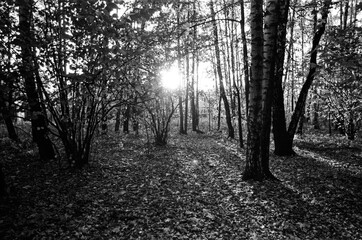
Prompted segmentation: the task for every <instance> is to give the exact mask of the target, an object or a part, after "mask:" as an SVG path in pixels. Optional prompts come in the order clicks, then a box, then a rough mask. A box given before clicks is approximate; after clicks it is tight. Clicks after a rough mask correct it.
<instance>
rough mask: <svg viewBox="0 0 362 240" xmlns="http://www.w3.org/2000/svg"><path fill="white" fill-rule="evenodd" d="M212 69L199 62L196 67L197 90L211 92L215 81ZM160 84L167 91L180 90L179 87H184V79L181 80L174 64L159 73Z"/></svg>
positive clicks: (180, 75)
mask: <svg viewBox="0 0 362 240" xmlns="http://www.w3.org/2000/svg"><path fill="white" fill-rule="evenodd" d="M212 73H213V69H212V68H211V66H210V64H209V63H205V62H200V63H199V66H198V76H197V80H196V81H197V83H198V86H197V88H198V89H199V90H211V89H213V88H214V86H215V82H214V81H215V80H214V78H213V74H212ZM160 78H161V84H162V87H164V88H166V89H168V90H176V89H179V88H180V85H181V86H182V87H184V85H185V82H184V81H185V79H182V74H181V73H180V71H179V69H178V67H177V65H176V64H173V65H171V67H169V68H166V69H163V70H162V71H161V72H160Z"/></svg>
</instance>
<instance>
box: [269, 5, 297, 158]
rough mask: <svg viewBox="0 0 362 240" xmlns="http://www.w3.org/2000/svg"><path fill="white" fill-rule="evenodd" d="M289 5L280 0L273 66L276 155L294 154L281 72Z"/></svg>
mask: <svg viewBox="0 0 362 240" xmlns="http://www.w3.org/2000/svg"><path fill="white" fill-rule="evenodd" d="M289 5H290V0H281V1H280V15H279V16H280V18H279V27H278V42H277V58H276V66H275V69H276V72H275V79H274V99H273V109H272V111H273V114H272V115H273V137H274V146H275V149H274V154H276V155H278V156H289V155H293V154H294V151H293V149H292V145H289V141H288V133H287V124H286V119H285V109H284V96H283V73H284V58H285V48H286V33H287V22H288V9H289Z"/></svg>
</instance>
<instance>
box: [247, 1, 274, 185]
mask: <svg viewBox="0 0 362 240" xmlns="http://www.w3.org/2000/svg"><path fill="white" fill-rule="evenodd" d="M278 10H279V1H277V0H269V1H267V3H266V15H265V19H264V20H265V25H264V34H263V1H262V0H257V1H253V2H252V3H251V79H250V97H249V114H248V138H247V149H246V165H245V170H244V174H243V179H244V180H249V179H252V180H265V179H275V177H274V176H273V175H272V173H271V172H270V170H269V144H270V142H269V139H270V138H268V136H269V134H270V111H271V103H270V102H271V101H270V100H271V97H272V88H273V85H272V84H273V78H274V65H273V62H274V57H275V51H276V35H277V22H278V21H277V17H278ZM264 151H266V152H264Z"/></svg>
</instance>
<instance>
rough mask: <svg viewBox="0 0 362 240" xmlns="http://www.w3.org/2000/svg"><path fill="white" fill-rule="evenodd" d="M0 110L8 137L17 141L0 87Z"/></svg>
mask: <svg viewBox="0 0 362 240" xmlns="http://www.w3.org/2000/svg"><path fill="white" fill-rule="evenodd" d="M1 75H2V74H1ZM9 106H10V103H9ZM0 110H1V111H0V112H1V114H2V116H3V118H4V122H5V125H6V129H7V131H8V136H9V138H10V139H11V140H13V141H15V142H17V141H19V138H18V134H17V133H16V131H15V127H14V123H13V120H12V118H11V112H10V109H9V107H8V106H6V103H5V94H4V92H3V90H2V89H1V88H0Z"/></svg>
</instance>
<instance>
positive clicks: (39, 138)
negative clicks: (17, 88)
mask: <svg viewBox="0 0 362 240" xmlns="http://www.w3.org/2000/svg"><path fill="white" fill-rule="evenodd" d="M33 4H34V3H33V1H32V0H26V1H23V2H22V3H21V4H19V31H20V37H19V38H20V39H21V40H20V41H21V43H20V46H21V56H22V66H21V67H20V73H21V75H22V77H23V79H24V84H25V91H26V95H27V100H28V104H29V109H30V113H31V126H32V135H33V140H34V142H35V143H36V144H37V146H38V149H39V155H40V158H41V159H44V160H49V159H53V158H54V157H55V154H54V149H53V145H52V143H51V141H50V139H49V136H48V126H47V119H46V116H45V114H44V109H43V108H42V105H41V103H40V97H39V94H38V89H37V87H36V82H35V81H36V80H35V74H36V73H35V71H36V70H37V69H36V68H35V66H34V60H35V56H34V50H33V49H32V46H33V45H34V36H33V35H32V31H31V19H32V8H33Z"/></svg>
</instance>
